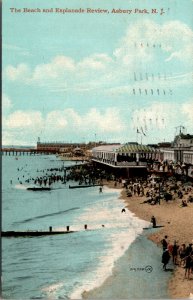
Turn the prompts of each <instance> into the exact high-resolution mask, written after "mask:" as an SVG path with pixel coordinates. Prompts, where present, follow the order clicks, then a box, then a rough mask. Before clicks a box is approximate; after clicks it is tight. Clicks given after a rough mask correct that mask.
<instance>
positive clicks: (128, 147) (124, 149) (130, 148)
mask: <svg viewBox="0 0 193 300" xmlns="http://www.w3.org/2000/svg"><path fill="white" fill-rule="evenodd" d="M155 151H156V150H155V149H154V148H153V147H150V146H146V145H132V144H125V145H124V146H121V147H120V148H118V149H117V150H116V152H119V153H128V152H144V153H147V152H155Z"/></svg>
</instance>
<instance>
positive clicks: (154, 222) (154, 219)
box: [151, 216, 156, 228]
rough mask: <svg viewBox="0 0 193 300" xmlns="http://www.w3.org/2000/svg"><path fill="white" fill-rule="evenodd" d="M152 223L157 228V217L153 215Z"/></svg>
mask: <svg viewBox="0 0 193 300" xmlns="http://www.w3.org/2000/svg"><path fill="white" fill-rule="evenodd" d="M151 223H152V225H153V228H155V227H156V218H155V217H154V216H152V218H151Z"/></svg>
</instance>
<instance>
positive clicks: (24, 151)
mask: <svg viewBox="0 0 193 300" xmlns="http://www.w3.org/2000/svg"><path fill="white" fill-rule="evenodd" d="M0 151H1V154H2V155H9V156H10V155H14V156H21V155H37V154H41V155H42V154H58V153H59V151H56V150H55V149H53V150H51V149H44V150H41V149H36V148H1V149H0Z"/></svg>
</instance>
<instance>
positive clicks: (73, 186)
mask: <svg viewBox="0 0 193 300" xmlns="http://www.w3.org/2000/svg"><path fill="white" fill-rule="evenodd" d="M94 186H101V184H90V185H69V189H80V188H88V187H94Z"/></svg>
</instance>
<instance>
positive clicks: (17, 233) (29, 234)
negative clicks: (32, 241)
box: [1, 230, 76, 237]
mask: <svg viewBox="0 0 193 300" xmlns="http://www.w3.org/2000/svg"><path fill="white" fill-rule="evenodd" d="M73 232H76V231H70V230H67V231H2V232H1V236H2V237H37V236H48V235H59V234H67V233H73Z"/></svg>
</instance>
